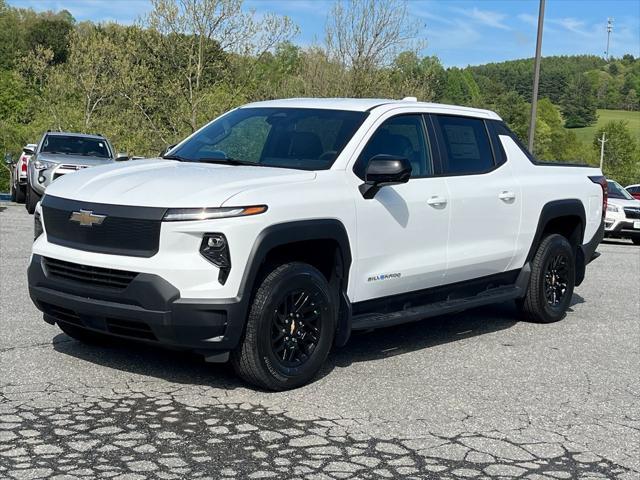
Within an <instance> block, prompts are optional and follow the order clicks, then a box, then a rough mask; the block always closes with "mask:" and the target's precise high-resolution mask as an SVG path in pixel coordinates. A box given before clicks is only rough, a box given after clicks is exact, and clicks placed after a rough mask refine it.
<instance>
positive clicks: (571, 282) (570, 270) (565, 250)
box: [518, 234, 576, 323]
mask: <svg viewBox="0 0 640 480" xmlns="http://www.w3.org/2000/svg"><path fill="white" fill-rule="evenodd" d="M575 277H576V266H575V255H574V253H573V248H572V247H571V245H570V244H569V242H568V241H567V239H566V238H565V237H563V236H562V235H558V234H552V235H549V236H547V237H545V238H544V239H543V240H542V242H541V243H540V246H539V247H538V250H537V252H536V255H535V257H533V261H532V262H531V278H530V279H529V286H528V288H527V292H526V295H525V297H524V298H523V299H522V300H520V301H519V302H518V307H519V308H520V310H521V312H522V314H523V316H524V317H525V319H526V320H528V321H531V322H536V323H552V322H557V321H558V320H561V319H562V318H564V316H565V314H566V312H567V309H568V308H569V305H570V304H571V297H572V296H573V288H574V286H575Z"/></svg>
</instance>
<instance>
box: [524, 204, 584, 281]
mask: <svg viewBox="0 0 640 480" xmlns="http://www.w3.org/2000/svg"><path fill="white" fill-rule="evenodd" d="M585 227H586V214H585V210H584V205H583V203H582V201H580V200H579V199H577V198H573V199H562V200H553V201H551V202H548V203H546V204H545V205H544V206H543V207H542V211H541V212H540V216H539V218H538V226H537V228H536V233H535V235H534V237H533V242H532V243H531V248H530V249H529V253H528V255H527V263H528V262H531V260H532V259H533V257H534V255H535V254H536V251H537V250H538V247H539V246H540V243H541V242H542V240H543V238H544V237H545V236H547V235H549V234H552V233H557V234H560V235H562V236H564V237H565V238H566V239H567V240H568V241H569V243H570V244H571V246H572V247H573V251H574V255H575V259H576V285H580V283H582V280H583V279H584V272H585V266H586V263H587V260H586V259H585V258H584V252H583V251H582V248H580V247H581V246H582V241H583V237H584V232H585Z"/></svg>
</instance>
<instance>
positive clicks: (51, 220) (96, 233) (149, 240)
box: [42, 195, 165, 257]
mask: <svg viewBox="0 0 640 480" xmlns="http://www.w3.org/2000/svg"><path fill="white" fill-rule="evenodd" d="M81 210H82V211H86V212H90V213H91V212H92V213H93V214H94V215H100V216H104V218H103V219H102V221H101V222H95V223H93V224H91V225H81V224H80V223H78V222H76V221H71V216H72V214H73V213H74V212H80V211H81ZM164 212H165V209H163V208H153V207H128V206H123V205H106V204H97V203H88V202H79V201H75V200H66V199H62V198H57V197H52V196H50V195H45V196H44V198H43V200H42V216H43V219H44V226H45V230H46V233H47V239H48V240H49V242H51V243H55V244H56V245H62V246H65V247H70V248H75V249H77V250H84V251H89V252H97V253H109V254H113V255H125V256H133V257H151V256H153V255H155V254H156V253H157V252H158V245H159V242H160V227H161V223H162V217H163V216H164Z"/></svg>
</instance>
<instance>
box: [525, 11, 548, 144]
mask: <svg viewBox="0 0 640 480" xmlns="http://www.w3.org/2000/svg"><path fill="white" fill-rule="evenodd" d="M544 2H545V0H540V10H539V11H538V38H537V40H536V58H535V60H534V67H533V95H532V96H531V121H530V122H529V151H530V152H531V153H533V136H534V134H535V132H536V114H537V110H538V84H539V83H540V52H541V51H542V26H543V23H544Z"/></svg>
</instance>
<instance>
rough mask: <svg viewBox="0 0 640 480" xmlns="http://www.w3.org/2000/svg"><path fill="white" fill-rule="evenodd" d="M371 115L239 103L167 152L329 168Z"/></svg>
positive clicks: (210, 158)
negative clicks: (263, 106)
mask: <svg viewBox="0 0 640 480" xmlns="http://www.w3.org/2000/svg"><path fill="white" fill-rule="evenodd" d="M367 115H368V114H367V113H366V112H345V111H339V110H324V109H322V110H321V109H313V108H240V109H237V110H234V111H232V112H230V113H228V114H227V115H225V116H223V117H222V118H220V119H218V120H216V121H215V122H213V123H211V124H209V125H207V126H206V127H205V128H203V129H202V130H200V131H199V132H198V133H196V134H195V135H194V136H193V137H192V138H190V139H189V140H187V141H186V142H185V143H183V144H182V145H180V146H178V147H177V148H174V149H173V150H171V151H170V152H169V153H168V154H167V155H166V157H168V158H174V159H178V160H182V161H189V162H220V163H225V162H229V163H236V164H238V163H243V164H244V163H248V164H256V165H265V166H270V167H282V168H296V169H302V170H326V169H329V168H331V165H333V162H334V161H335V160H336V158H337V157H338V155H339V154H340V152H341V151H342V149H343V148H344V146H345V145H346V144H347V142H348V141H349V139H350V138H351V137H352V136H353V134H354V133H355V131H356V130H357V129H358V127H360V125H362V122H363V121H364V119H365V118H366V116H367Z"/></svg>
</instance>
